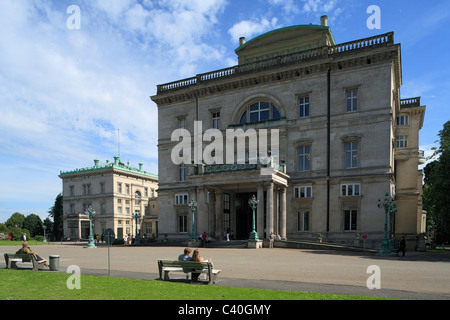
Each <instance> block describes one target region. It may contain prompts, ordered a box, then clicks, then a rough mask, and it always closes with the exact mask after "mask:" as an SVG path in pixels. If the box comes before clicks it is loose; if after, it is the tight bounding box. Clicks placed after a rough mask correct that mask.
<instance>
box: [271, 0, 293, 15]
mask: <svg viewBox="0 0 450 320" xmlns="http://www.w3.org/2000/svg"><path fill="white" fill-rule="evenodd" d="M269 4H271V5H274V6H281V7H282V8H283V11H284V12H285V13H287V14H290V15H292V14H297V13H299V12H300V9H299V6H298V5H297V4H296V3H295V1H294V0H269Z"/></svg>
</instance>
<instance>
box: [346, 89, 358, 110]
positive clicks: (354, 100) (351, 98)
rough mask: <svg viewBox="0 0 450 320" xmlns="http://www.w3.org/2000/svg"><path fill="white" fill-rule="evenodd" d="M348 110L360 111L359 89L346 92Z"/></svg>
mask: <svg viewBox="0 0 450 320" xmlns="http://www.w3.org/2000/svg"><path fill="white" fill-rule="evenodd" d="M346 101H347V112H353V111H358V90H347V92H346Z"/></svg>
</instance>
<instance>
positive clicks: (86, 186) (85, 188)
mask: <svg viewBox="0 0 450 320" xmlns="http://www.w3.org/2000/svg"><path fill="white" fill-rule="evenodd" d="M83 194H84V195H85V196H87V195H89V194H91V185H90V184H84V185H83Z"/></svg>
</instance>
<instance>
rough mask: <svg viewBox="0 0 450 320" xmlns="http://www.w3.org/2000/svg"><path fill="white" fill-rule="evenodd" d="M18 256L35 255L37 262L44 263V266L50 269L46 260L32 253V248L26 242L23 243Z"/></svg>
mask: <svg viewBox="0 0 450 320" xmlns="http://www.w3.org/2000/svg"><path fill="white" fill-rule="evenodd" d="M16 254H33V255H34V256H35V258H36V261H37V262H38V263H39V262H41V261H44V262H43V263H44V266H46V267H48V266H49V264H48V262H47V261H46V260H45V259H42V258H41V257H40V256H39V255H38V254H37V253H35V252H33V251H31V249H30V247H29V246H28V243H26V242H25V241H24V242H22V248H21V249H19V250H18V251H17V252H16Z"/></svg>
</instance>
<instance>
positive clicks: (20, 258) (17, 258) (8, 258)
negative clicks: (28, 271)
mask: <svg viewBox="0 0 450 320" xmlns="http://www.w3.org/2000/svg"><path fill="white" fill-rule="evenodd" d="M4 257H5V262H6V268H7V269H11V268H17V265H16V263H17V262H31V263H32V265H33V270H41V269H42V268H43V267H44V263H45V260H41V261H37V260H36V257H35V256H34V254H17V253H5V254H4Z"/></svg>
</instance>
